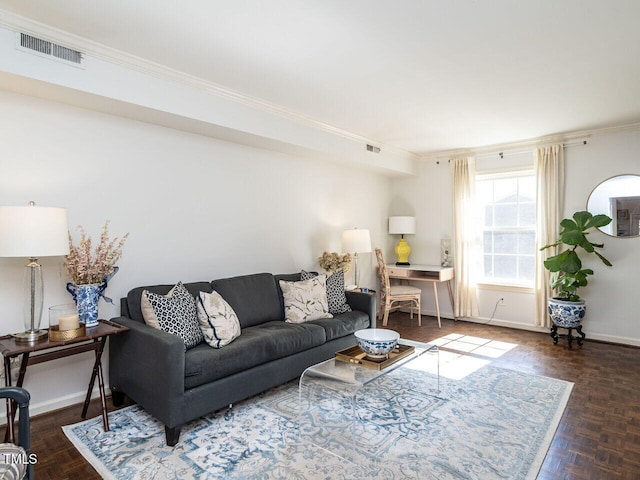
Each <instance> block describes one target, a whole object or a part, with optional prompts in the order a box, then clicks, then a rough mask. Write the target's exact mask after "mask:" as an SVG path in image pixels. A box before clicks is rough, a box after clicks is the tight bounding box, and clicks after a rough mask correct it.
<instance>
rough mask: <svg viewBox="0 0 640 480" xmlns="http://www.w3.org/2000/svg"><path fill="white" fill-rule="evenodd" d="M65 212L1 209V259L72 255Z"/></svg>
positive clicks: (45, 209) (31, 207) (15, 208)
mask: <svg viewBox="0 0 640 480" xmlns="http://www.w3.org/2000/svg"><path fill="white" fill-rule="evenodd" d="M68 228H69V227H68V225H67V211H66V210H65V209H64V208H56V207H38V206H35V205H29V206H20V207H0V257H25V258H30V257H32V258H40V257H55V256H62V255H67V254H68V253H69V231H68Z"/></svg>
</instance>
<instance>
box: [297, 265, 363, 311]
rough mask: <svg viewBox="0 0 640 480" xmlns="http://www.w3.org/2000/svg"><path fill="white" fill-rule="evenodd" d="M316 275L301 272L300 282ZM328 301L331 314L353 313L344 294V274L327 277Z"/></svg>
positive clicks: (341, 272) (339, 273) (340, 272)
mask: <svg viewBox="0 0 640 480" xmlns="http://www.w3.org/2000/svg"><path fill="white" fill-rule="evenodd" d="M315 276H316V274H315V273H309V272H306V271H304V270H302V272H300V280H309V279H310V278H313V277H315ZM327 300H328V301H329V313H332V314H334V315H338V314H340V313H346V312H350V311H351V307H350V306H349V304H348V303H347V296H346V295H345V293H344V272H343V271H342V270H338V271H337V272H335V273H333V274H331V275H329V277H327Z"/></svg>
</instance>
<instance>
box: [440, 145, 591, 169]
mask: <svg viewBox="0 0 640 480" xmlns="http://www.w3.org/2000/svg"><path fill="white" fill-rule="evenodd" d="M547 145H552V144H550V143H549V144H547ZM576 145H587V140H581V141H579V142H571V143H563V144H562V148H567V147H574V146H576ZM540 146H543V145H540ZM534 148H537V147H531V148H527V149H523V150H512V151H509V152H498V153H497V155H499V156H500V158H504V157H505V156H509V155H519V154H521V153H529V152H533V149H534ZM492 155H496V154H495V153H485V154H484V155H475V157H476V158H478V157H490V156H492ZM447 163H451V159H449V160H447ZM436 165H440V160H436Z"/></svg>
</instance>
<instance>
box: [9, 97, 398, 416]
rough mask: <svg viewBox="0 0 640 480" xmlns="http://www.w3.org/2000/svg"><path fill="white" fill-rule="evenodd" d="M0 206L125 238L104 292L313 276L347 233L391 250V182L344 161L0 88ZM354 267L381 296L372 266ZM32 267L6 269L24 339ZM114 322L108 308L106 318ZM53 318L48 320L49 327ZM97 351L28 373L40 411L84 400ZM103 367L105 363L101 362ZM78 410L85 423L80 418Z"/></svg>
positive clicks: (53, 287)
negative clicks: (248, 277) (59, 213)
mask: <svg viewBox="0 0 640 480" xmlns="http://www.w3.org/2000/svg"><path fill="white" fill-rule="evenodd" d="M0 105H2V108H1V109H0V144H1V145H2V153H1V154H0V204H1V205H23V204H26V203H27V202H28V201H29V200H34V201H36V203H37V204H39V205H42V206H61V207H65V208H67V211H68V216H69V226H70V229H71V230H72V233H74V234H75V233H76V232H75V230H74V229H75V227H76V226H77V225H80V224H81V225H83V226H84V228H85V229H86V231H87V232H88V233H89V234H90V235H91V236H92V237H96V238H97V237H98V236H99V234H100V229H101V227H102V225H103V224H104V222H105V220H107V219H109V220H110V221H111V225H110V233H111V235H112V236H120V235H122V234H124V233H126V232H129V233H130V238H129V240H128V241H127V244H126V245H125V248H124V256H123V258H122V260H121V262H119V266H120V272H119V273H118V274H117V275H116V276H115V277H114V278H113V280H112V282H111V283H110V285H109V288H108V289H107V295H108V296H110V297H112V298H114V299H115V300H116V301H117V300H118V299H119V298H120V297H122V296H124V295H126V293H127V291H128V290H129V289H131V288H133V287H136V286H140V285H149V284H156V283H174V282H176V281H178V280H182V281H185V282H187V281H195V280H211V279H214V278H221V277H225V276H233V275H240V274H248V273H255V272H260V271H267V272H273V273H287V272H295V271H299V270H300V269H301V268H305V269H313V268H315V269H317V268H318V266H317V263H316V258H317V257H318V256H319V255H320V254H321V253H322V252H323V251H324V250H328V251H340V249H341V234H342V231H343V230H344V229H348V228H353V227H354V226H357V227H359V228H369V229H370V231H371V237H372V242H373V243H374V245H377V244H380V242H382V241H386V232H385V231H384V229H385V228H386V227H385V220H386V219H385V217H383V216H382V215H381V214H380V212H384V211H386V209H387V207H388V205H389V202H390V180H389V179H388V178H387V177H384V176H382V175H379V174H375V173H372V172H363V171H360V170H357V169H355V168H353V167H346V166H340V165H338V164H337V163H336V164H332V163H326V162H325V163H321V162H318V161H313V160H308V159H300V158H295V157H293V156H289V155H287V154H284V153H276V152H272V151H267V150H260V149H256V148H252V147H248V146H242V145H237V144H233V143H227V142H223V141H218V140H215V139H212V138H209V137H204V136H198V135H195V134H191V133H185V132H182V131H177V130H172V129H168V128H164V127H159V126H154V125H150V124H146V123H142V122H137V121H133V120H127V119H123V118H120V117H116V116H111V115H107V114H104V113H97V112H94V111H90V110H83V109H80V108H76V107H70V106H66V105H62V104H59V103H55V102H49V101H46V100H41V99H36V98H33V97H28V96H22V95H18V94H14V93H9V92H6V91H0ZM372 257H373V256H372V255H370V254H364V255H361V257H360V259H361V260H360V268H361V270H360V271H361V279H362V280H361V284H362V285H369V286H372V287H373V286H374V285H375V284H376V283H375V271H374V269H373V265H374V262H375V259H374V258H372ZM62 262H63V259H62V258H44V259H42V261H41V263H42V264H43V268H44V272H45V300H44V306H45V311H46V309H47V308H48V307H49V306H51V305H56V304H60V303H69V302H70V301H72V300H71V297H70V295H69V294H68V293H66V291H65V289H64V285H65V284H66V281H67V278H66V276H65V275H64V272H63V271H62ZM25 264H26V261H25V260H24V259H6V258H1V259H0V304H1V305H2V307H3V310H2V322H1V323H0V333H1V334H8V333H11V332H16V331H21V330H24V326H23V323H22V276H23V266H24V265H25ZM118 314H119V306H111V305H108V304H105V303H102V302H101V305H100V316H101V317H103V318H111V317H114V316H116V315H118ZM47 321H48V317H47V314H46V312H45V314H44V315H43V324H45V326H46V322H47ZM91 357H92V354H91V353H84V354H81V355H78V356H76V357H71V358H67V359H63V360H57V361H54V362H48V363H45V364H41V365H35V366H32V367H29V370H28V372H27V377H26V380H25V387H26V388H27V389H29V390H30V392H31V395H32V411H33V412H35V413H38V412H41V411H45V410H50V409H53V408H58V407H60V406H63V405H67V404H70V403H75V402H78V401H80V400H81V398H82V396H83V394H84V391H85V389H86V387H87V384H88V380H89V375H90V368H91ZM103 363H104V365H105V367H107V363H108V362H106V361H104V362H103ZM78 413H79V412H78Z"/></svg>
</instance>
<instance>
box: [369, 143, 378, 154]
mask: <svg viewBox="0 0 640 480" xmlns="http://www.w3.org/2000/svg"><path fill="white" fill-rule="evenodd" d="M367 152H373V153H380V147H374V146H373V145H369V144H368V143H367Z"/></svg>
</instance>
